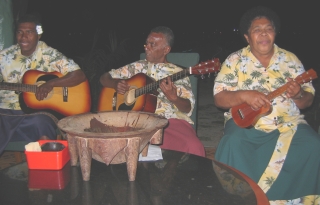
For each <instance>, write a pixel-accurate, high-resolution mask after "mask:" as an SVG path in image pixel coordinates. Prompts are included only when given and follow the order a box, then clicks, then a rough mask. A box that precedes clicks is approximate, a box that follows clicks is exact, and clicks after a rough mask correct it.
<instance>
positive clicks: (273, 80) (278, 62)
mask: <svg viewBox="0 0 320 205" xmlns="http://www.w3.org/2000/svg"><path fill="white" fill-rule="evenodd" d="M304 72H305V69H304V67H303V65H302V63H301V62H300V60H299V59H298V58H297V57H296V56H295V55H294V54H293V53H291V52H289V51H286V50H284V49H281V48H279V47H278V46H277V45H274V55H273V57H272V59H271V61H270V64H269V66H268V67H267V68H264V67H263V66H262V65H261V63H260V62H259V61H258V60H257V59H256V58H255V56H254V55H253V54H252V53H251V51H250V46H247V47H245V48H243V49H241V50H239V51H236V52H234V53H232V54H231V55H229V56H228V58H227V59H226V60H225V62H224V63H223V64H222V67H221V70H220V72H219V73H218V75H217V77H216V78H215V85H214V89H213V92H214V95H215V94H217V93H219V92H220V91H222V90H228V91H236V90H258V91H260V92H263V93H265V94H268V93H270V92H272V91H274V90H276V89H277V88H279V87H281V86H282V85H284V84H286V82H287V80H286V78H287V77H290V78H296V77H297V76H298V75H300V74H302V73H304ZM302 88H303V89H304V90H305V91H307V92H310V93H312V94H314V92H315V90H314V88H313V86H312V83H311V82H307V83H304V84H302ZM272 108H273V110H272V113H271V114H270V115H267V116H264V117H261V118H260V119H259V120H258V121H257V123H256V125H255V128H256V129H259V130H262V131H267V132H268V131H271V130H274V129H277V128H280V127H282V126H291V123H292V122H295V123H305V121H304V119H303V117H304V116H303V115H300V110H299V108H298V107H297V106H296V104H295V103H294V101H293V100H292V99H290V98H287V97H286V95H285V94H282V95H280V96H278V97H276V98H275V99H274V100H273V101H272ZM231 117H232V116H231V114H230V112H226V113H225V120H226V121H227V120H229V119H230V118H231Z"/></svg>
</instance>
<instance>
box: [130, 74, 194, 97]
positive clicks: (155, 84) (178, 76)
mask: <svg viewBox="0 0 320 205" xmlns="http://www.w3.org/2000/svg"><path fill="white" fill-rule="evenodd" d="M188 74H189V73H188V69H184V70H182V71H180V72H177V73H175V74H173V75H171V76H168V77H170V78H171V80H172V81H176V80H179V79H181V78H184V77H187V76H188ZM161 80H162V79H161ZM161 80H158V81H155V82H153V83H150V84H148V85H146V86H143V87H141V88H138V89H136V90H135V97H139V96H141V95H144V94H146V93H149V92H152V91H154V90H156V89H158V88H159V87H160V83H161Z"/></svg>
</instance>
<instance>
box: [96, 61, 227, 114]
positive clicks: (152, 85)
mask: <svg viewBox="0 0 320 205" xmlns="http://www.w3.org/2000/svg"><path fill="white" fill-rule="evenodd" d="M220 66H221V65H220V61H219V59H218V58H214V59H212V60H208V61H206V62H203V63H199V64H197V65H195V66H192V67H189V68H186V69H183V70H182V71H180V72H178V73H175V74H173V75H171V76H168V77H170V78H171V80H172V81H176V80H179V79H181V78H185V77H187V76H188V75H204V74H210V73H217V72H218V71H220ZM163 79H164V78H163ZM161 80H162V79H161ZM161 80H158V81H154V79H152V78H150V77H149V76H147V75H146V74H144V73H138V74H136V75H134V76H132V77H131V78H129V79H126V82H127V83H128V84H129V85H130V88H129V91H127V92H126V93H125V94H124V95H121V94H118V93H117V92H116V90H115V89H113V88H107V87H104V88H102V90H101V92H100V96H99V101H98V111H107V110H109V111H111V110H132V111H144V112H151V113H153V112H154V111H155V110H156V104H157V95H158V92H157V91H156V90H157V89H158V88H159V87H160V82H161Z"/></svg>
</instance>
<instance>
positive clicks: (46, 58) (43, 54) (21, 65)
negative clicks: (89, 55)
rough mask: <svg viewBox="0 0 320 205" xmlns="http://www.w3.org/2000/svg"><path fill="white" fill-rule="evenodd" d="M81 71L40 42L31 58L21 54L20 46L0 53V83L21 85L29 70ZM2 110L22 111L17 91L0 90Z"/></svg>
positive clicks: (63, 72) (71, 61) (57, 52)
mask: <svg viewBox="0 0 320 205" xmlns="http://www.w3.org/2000/svg"><path fill="white" fill-rule="evenodd" d="M78 69H80V67H79V66H78V64H76V63H75V62H74V61H73V60H72V59H68V58H67V57H65V56H64V55H63V54H62V53H60V52H59V51H57V50H56V49H54V48H52V47H49V46H48V45H47V44H46V43H44V42H42V41H39V42H38V45H37V48H36V50H35V51H34V53H33V54H32V55H31V56H29V57H26V56H23V55H22V54H21V50H20V46H19V45H18V44H16V45H13V46H11V47H9V48H7V49H4V50H2V51H1V52H0V71H1V72H0V81H1V82H9V83H21V82H22V77H23V75H24V73H25V72H26V71H28V70H39V71H44V72H54V71H56V72H59V73H61V74H62V75H66V74H67V73H68V72H71V71H75V70H78ZM0 108H4V109H14V110H20V109H21V108H20V104H19V96H18V95H17V94H16V93H15V91H10V90H0Z"/></svg>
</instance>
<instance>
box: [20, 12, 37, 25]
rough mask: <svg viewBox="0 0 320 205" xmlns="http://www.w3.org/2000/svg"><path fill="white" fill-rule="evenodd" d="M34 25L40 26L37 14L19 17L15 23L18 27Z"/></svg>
mask: <svg viewBox="0 0 320 205" xmlns="http://www.w3.org/2000/svg"><path fill="white" fill-rule="evenodd" d="M29 22H30V23H34V24H35V25H41V17H40V15H39V14H33V13H32V14H31V13H30V14H25V15H24V16H21V17H20V18H19V19H18V21H17V22H16V25H17V26H18V25H19V24H21V23H29Z"/></svg>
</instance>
